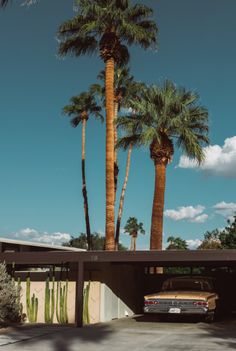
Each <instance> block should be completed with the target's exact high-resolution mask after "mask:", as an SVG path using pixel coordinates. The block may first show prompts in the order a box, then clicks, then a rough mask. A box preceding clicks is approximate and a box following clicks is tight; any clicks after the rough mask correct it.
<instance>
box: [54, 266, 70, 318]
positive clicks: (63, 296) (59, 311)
mask: <svg viewBox="0 0 236 351" xmlns="http://www.w3.org/2000/svg"><path fill="white" fill-rule="evenodd" d="M62 272H63V267H62V268H61V275H60V280H59V281H58V282H57V292H56V317H57V321H58V323H60V324H67V323H68V309H67V300H68V285H69V280H68V270H67V277H66V282H65V283H64V284H62Z"/></svg>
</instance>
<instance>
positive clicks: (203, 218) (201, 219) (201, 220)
mask: <svg viewBox="0 0 236 351" xmlns="http://www.w3.org/2000/svg"><path fill="white" fill-rule="evenodd" d="M207 219H208V215H207V214H206V213H203V214H201V215H200V216H197V217H195V218H193V219H192V220H190V222H193V223H205V222H206V220H207Z"/></svg>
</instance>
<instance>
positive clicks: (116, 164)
mask: <svg viewBox="0 0 236 351" xmlns="http://www.w3.org/2000/svg"><path fill="white" fill-rule="evenodd" d="M117 115H118V102H116V101H115V102H114V143H115V146H116V143H117V126H116V119H117ZM118 174H119V167H118V160H117V150H116V148H115V149H114V186H115V197H116V191H117V182H118Z"/></svg>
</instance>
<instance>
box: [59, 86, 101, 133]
mask: <svg viewBox="0 0 236 351" xmlns="http://www.w3.org/2000/svg"><path fill="white" fill-rule="evenodd" d="M70 101H71V104H70V105H66V106H65V107H64V108H63V113H64V114H67V115H68V116H72V119H71V124H72V126H73V127H77V126H78V124H79V123H81V122H82V120H83V119H86V120H87V119H88V118H89V115H93V116H94V117H95V118H98V119H100V120H101V121H103V116H102V115H101V113H100V112H101V107H100V106H99V105H98V104H97V102H96V100H95V98H94V96H93V95H92V94H91V93H90V92H83V93H81V94H80V95H77V96H73V97H72V98H71V99H70Z"/></svg>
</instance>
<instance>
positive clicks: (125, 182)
mask: <svg viewBox="0 0 236 351" xmlns="http://www.w3.org/2000/svg"><path fill="white" fill-rule="evenodd" d="M132 148H133V145H132V144H130V146H129V150H128V154H127V161H126V171H125V179H124V183H123V186H122V191H121V196H120V204H119V210H118V217H117V222H116V238H115V245H116V250H118V245H119V238H120V224H121V217H122V213H123V208H124V199H125V191H126V187H127V183H128V178H129V169H130V160H131V153H132Z"/></svg>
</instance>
